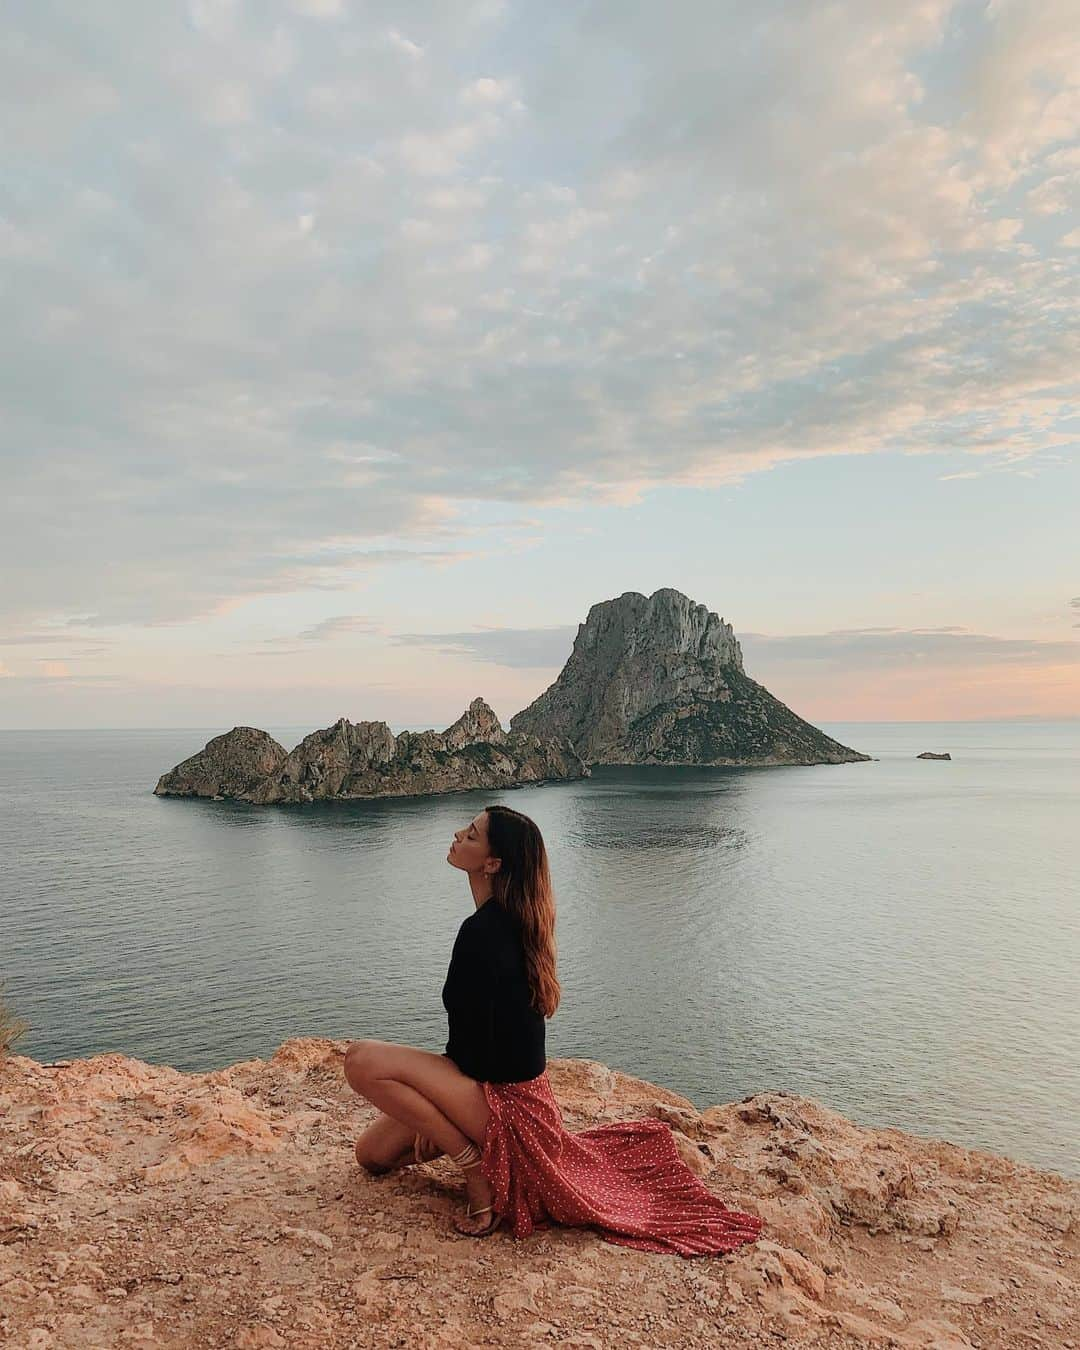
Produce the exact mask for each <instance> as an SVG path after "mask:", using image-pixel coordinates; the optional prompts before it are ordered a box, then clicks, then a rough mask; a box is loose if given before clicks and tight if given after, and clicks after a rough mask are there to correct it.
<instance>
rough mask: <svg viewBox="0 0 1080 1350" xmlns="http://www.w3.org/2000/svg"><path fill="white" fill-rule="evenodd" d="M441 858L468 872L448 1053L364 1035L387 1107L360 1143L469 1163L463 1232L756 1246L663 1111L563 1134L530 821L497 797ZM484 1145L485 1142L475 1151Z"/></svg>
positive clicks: (450, 986)
mask: <svg viewBox="0 0 1080 1350" xmlns="http://www.w3.org/2000/svg"><path fill="white" fill-rule="evenodd" d="M446 859H447V862H449V863H450V865H451V866H452V867H457V868H459V869H460V870H461V871H463V872H464V873H465V874H466V875H467V876H468V878H469V888H470V890H471V891H472V897H473V902H474V906H475V908H474V912H473V913H472V914H470V915H469V917H468V918H467V919H466V920H465V921H464V922H463V923H462V925H461V928H460V929H459V931H458V935H457V940H456V941H455V943H454V950H453V954H452V956H451V960H450V968H449V970H448V972H447V976H446V983H445V985H444V987H443V1004H444V1005H445V1007H446V1011H447V1016H448V1021H449V1040H448V1042H447V1046H446V1052H445V1054H442V1055H436V1054H434V1053H432V1052H430V1051H426V1050H414V1049H412V1048H411V1047H410V1046H404V1045H392V1044H389V1043H387V1042H385V1041H357V1042H355V1043H354V1044H352V1045H350V1046H349V1049H348V1051H347V1052H346V1055H345V1077H346V1079H347V1080H348V1082H349V1084H350V1085H351V1086H352V1087H353V1088H355V1089H356V1091H357V1092H360V1093H362V1094H363V1095H364V1096H365V1097H367V1098H368V1099H369V1100H370V1101H371V1102H373V1103H374V1104H375V1105H376V1106H378V1107H379V1108H380V1110H381V1112H382V1114H381V1115H380V1116H379V1118H378V1119H377V1120H376V1121H375V1123H374V1124H373V1125H371V1126H370V1127H369V1128H368V1129H367V1130H365V1131H364V1133H363V1134H362V1135H361V1136H360V1138H359V1139H358V1140H357V1143H356V1157H357V1161H358V1162H360V1163H361V1165H362V1166H364V1167H365V1168H366V1169H367V1170H368V1171H369V1172H372V1173H374V1174H381V1173H383V1172H388V1171H390V1170H392V1169H394V1168H396V1167H402V1166H407V1165H408V1164H409V1163H411V1162H423V1161H427V1160H430V1159H431V1158H436V1157H440V1156H441V1155H442V1154H444V1153H446V1154H448V1155H449V1156H450V1157H451V1158H452V1159H453V1161H454V1162H456V1163H457V1164H458V1166H459V1167H460V1168H461V1169H462V1171H463V1172H464V1174H465V1186H466V1191H467V1194H468V1207H467V1209H466V1212H465V1214H464V1215H463V1216H461V1217H459V1218H457V1219H455V1221H454V1227H455V1228H456V1229H457V1231H458V1232H459V1233H466V1234H468V1235H470V1236H472V1237H486V1236H487V1235H488V1234H489V1233H492V1232H494V1230H495V1229H496V1228H497V1227H498V1226H499V1224H500V1223H502V1222H504V1221H505V1222H506V1223H507V1224H508V1226H509V1227H510V1229H511V1231H512V1232H513V1234H514V1236H515V1237H518V1238H520V1237H526V1236H527V1235H528V1234H529V1233H531V1232H532V1231H533V1229H534V1228H535V1227H537V1226H546V1225H547V1224H548V1223H549V1222H551V1221H554V1222H556V1223H561V1224H567V1225H575V1226H580V1225H588V1226H591V1227H594V1228H597V1229H598V1230H600V1232H601V1234H602V1235H603V1236H604V1237H605V1238H607V1239H608V1241H610V1242H616V1243H619V1244H621V1245H624V1246H627V1247H637V1248H639V1249H641V1250H643V1251H658V1252H678V1253H680V1255H683V1256H703V1255H706V1254H708V1253H712V1252H726V1251H731V1250H732V1249H733V1248H735V1247H738V1246H739V1245H740V1244H741V1243H744V1242H752V1241H754V1239H755V1238H757V1236H758V1234H759V1232H760V1229H761V1220H760V1219H758V1218H756V1217H754V1216H753V1215H750V1214H742V1213H739V1212H738V1211H736V1210H730V1209H728V1208H727V1207H726V1206H725V1205H724V1204H723V1203H722V1202H721V1201H720V1200H719V1199H718V1198H717V1197H716V1196H715V1195H713V1194H712V1192H711V1191H710V1190H708V1188H707V1187H705V1186H704V1185H703V1184H702V1183H701V1182H700V1181H699V1180H698V1178H697V1177H696V1176H694V1174H693V1172H691V1171H690V1169H689V1168H688V1167H687V1166H686V1165H685V1163H683V1161H682V1159H681V1158H680V1157H679V1154H678V1150H677V1149H676V1147H675V1142H674V1140H673V1139H672V1137H671V1131H670V1129H669V1128H668V1126H667V1125H666V1124H664V1123H663V1122H662V1121H659V1120H636V1121H627V1122H621V1123H616V1124H609V1125H601V1126H598V1127H596V1128H594V1129H590V1130H583V1131H579V1132H578V1133H576V1134H571V1133H570V1132H568V1131H567V1130H566V1128H565V1126H564V1125H563V1121H562V1115H561V1113H560V1111H559V1107H558V1104H557V1102H556V1100H555V1096H554V1094H553V1092H552V1090H551V1084H550V1082H549V1080H548V1075H547V1067H546V1066H547V1060H546V1057H545V1044H544V1019H545V1018H548V1017H551V1016H552V1015H553V1014H554V1012H555V1010H556V1008H557V1007H558V1005H559V995H560V989H559V981H558V980H557V978H556V976H555V901H554V897H553V895H552V891H551V879H550V874H549V871H548V861H547V852H546V850H545V848H544V841H543V839H542V838H541V836H540V831H539V830H538V829H537V827H536V825H535V824H534V822H533V821H531V820H530V819H529V817H528V816H524V815H522V814H521V813H520V812H518V811H513V810H511V809H510V808H509V807H506V806H489V807H487V808H486V809H485V810H483V811H481V812H480V814H479V815H478V816H476V818H475V819H474V820H471V821H470V822H469V824H468V825H466V826H465V827H464V828H463V829H460V830H458V831H457V833H456V834H455V835H454V842H453V843H452V844H451V846H450V851H449V852H448V853H447V855H446ZM477 1146H479V1147H477Z"/></svg>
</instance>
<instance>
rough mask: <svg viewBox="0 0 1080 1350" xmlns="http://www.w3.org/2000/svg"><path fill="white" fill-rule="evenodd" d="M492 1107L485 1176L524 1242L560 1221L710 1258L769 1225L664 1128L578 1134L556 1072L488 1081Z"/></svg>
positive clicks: (629, 1124)
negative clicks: (704, 1171)
mask: <svg viewBox="0 0 1080 1350" xmlns="http://www.w3.org/2000/svg"><path fill="white" fill-rule="evenodd" d="M482 1087H483V1089H484V1095H485V1096H486V1098H487V1103H488V1106H489V1107H490V1108H491V1120H490V1121H489V1123H488V1128H487V1133H486V1135H485V1137H484V1149H483V1161H482V1163H481V1171H482V1172H483V1174H484V1176H485V1177H487V1179H488V1181H490V1183H491V1186H492V1189H493V1190H494V1192H495V1200H494V1207H495V1212H496V1214H498V1215H500V1216H501V1215H506V1216H508V1219H509V1223H510V1229H511V1231H512V1232H513V1235H514V1237H516V1238H523V1237H527V1236H528V1235H529V1234H530V1233H531V1232H532V1231H533V1229H534V1228H536V1227H547V1226H549V1222H550V1221H554V1222H555V1223H559V1224H566V1225H569V1226H574V1227H580V1226H588V1227H590V1228H596V1229H597V1230H599V1232H600V1235H601V1237H603V1238H605V1239H606V1240H607V1241H608V1242H615V1243H618V1244H620V1245H621V1246H624V1247H637V1248H638V1249H639V1250H641V1251H645V1252H677V1253H678V1254H679V1255H680V1256H707V1255H711V1254H714V1253H717V1252H729V1251H732V1250H733V1249H734V1248H736V1247H739V1246H741V1245H742V1243H744V1242H753V1241H755V1240H756V1239H757V1237H758V1236H759V1234H760V1232H761V1226H762V1220H761V1219H759V1218H757V1217H756V1216H755V1215H753V1214H743V1213H740V1211H738V1210H734V1209H728V1207H727V1206H726V1205H725V1204H724V1203H723V1202H722V1201H721V1200H720V1199H719V1198H718V1197H717V1196H715V1195H713V1193H712V1191H710V1190H709V1189H708V1187H706V1186H705V1185H704V1184H703V1183H702V1182H701V1181H700V1180H699V1179H698V1178H697V1177H696V1176H695V1175H694V1173H693V1172H692V1171H691V1170H690V1169H689V1167H687V1166H686V1164H685V1163H684V1162H683V1160H682V1159H681V1158H680V1157H679V1151H678V1149H677V1148H676V1147H675V1140H674V1139H673V1138H672V1137H671V1130H670V1129H669V1127H668V1126H667V1125H666V1124H665V1123H664V1122H663V1121H662V1120H634V1121H623V1122H619V1123H615V1124H609V1125H599V1126H596V1127H595V1128H593V1129H589V1130H579V1131H578V1132H577V1133H571V1132H570V1131H569V1130H567V1129H566V1127H565V1126H564V1125H563V1119H562V1113H561V1111H560V1110H559V1104H558V1102H557V1101H556V1100H555V1094H554V1092H553V1091H552V1089H551V1083H550V1080H549V1079H548V1075H547V1070H546V1069H545V1070H544V1072H543V1073H542V1074H540V1075H539V1076H538V1077H536V1078H530V1079H529V1080H528V1081H527V1082H523V1083H483V1084H482Z"/></svg>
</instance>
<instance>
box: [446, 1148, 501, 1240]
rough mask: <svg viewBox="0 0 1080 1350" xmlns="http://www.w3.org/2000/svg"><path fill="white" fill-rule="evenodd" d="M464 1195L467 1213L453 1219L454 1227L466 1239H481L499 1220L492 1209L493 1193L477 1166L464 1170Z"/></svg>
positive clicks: (488, 1182) (489, 1183)
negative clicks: (466, 1200) (466, 1202)
mask: <svg viewBox="0 0 1080 1350" xmlns="http://www.w3.org/2000/svg"><path fill="white" fill-rule="evenodd" d="M465 1193H466V1195H467V1196H468V1198H469V1205H468V1210H469V1212H468V1213H466V1214H462V1215H459V1216H458V1217H457V1218H455V1219H454V1227H455V1228H456V1229H457V1231H458V1232H459V1233H463V1234H465V1235H466V1236H468V1237H483V1236H484V1235H485V1234H487V1233H490V1232H491V1230H492V1229H493V1228H494V1227H495V1225H496V1224H497V1223H498V1222H499V1219H498V1215H497V1214H496V1213H495V1209H494V1200H495V1192H494V1190H493V1189H492V1186H491V1182H490V1181H488V1179H487V1178H486V1177H485V1176H484V1174H483V1173H482V1172H481V1171H480V1167H479V1165H477V1166H475V1167H469V1168H467V1169H466V1170H465Z"/></svg>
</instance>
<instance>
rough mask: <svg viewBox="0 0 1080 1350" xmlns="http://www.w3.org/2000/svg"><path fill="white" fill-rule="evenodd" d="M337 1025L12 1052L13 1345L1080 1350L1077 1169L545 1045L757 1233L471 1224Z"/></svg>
mask: <svg viewBox="0 0 1080 1350" xmlns="http://www.w3.org/2000/svg"><path fill="white" fill-rule="evenodd" d="M346 1046H347V1042H345V1041H329V1040H290V1041H287V1042H286V1043H285V1044H284V1045H282V1046H281V1047H280V1049H279V1050H278V1051H277V1052H276V1054H274V1056H273V1057H272V1058H271V1059H269V1060H267V1061H262V1060H250V1061H247V1062H245V1063H241V1064H234V1065H232V1066H231V1067H229V1068H226V1069H221V1070H218V1071H216V1072H212V1073H203V1074H184V1073H180V1072H178V1071H177V1070H175V1069H172V1068H168V1067H165V1066H158V1065H150V1064H144V1063H142V1062H140V1061H138V1060H134V1059H129V1058H126V1057H125V1056H123V1055H118V1054H107V1055H98V1056H95V1057H94V1058H92V1059H87V1060H77V1061H73V1062H71V1063H69V1064H58V1065H54V1066H45V1065H41V1064H38V1063H35V1062H34V1061H33V1060H31V1059H27V1058H24V1057H21V1056H17V1055H13V1056H10V1057H9V1058H8V1059H7V1060H4V1061H0V1342H5V1343H6V1344H8V1345H10V1346H13V1347H28V1348H29V1347H33V1350H47V1347H53V1346H64V1347H69V1346H70V1347H89V1346H95V1347H97V1346H113V1345H116V1346H128V1347H137V1348H139V1350H150V1347H159V1346H175V1347H180V1346H183V1347H201V1346H229V1347H236V1348H237V1350H248V1348H254V1347H290V1348H292V1350H298V1348H307V1347H310V1350H316V1347H317V1348H318V1350H327V1348H328V1347H343V1346H372V1347H383V1346H387V1347H389V1346H407V1347H422V1348H427V1347H432V1348H434V1347H450V1346H453V1347H455V1350H459V1348H460V1347H462V1346H480V1345H484V1346H506V1347H511V1346H513V1347H520V1346H532V1345H538V1346H544V1345H551V1346H560V1347H594V1348H595V1347H608V1346H612V1347H614V1346H618V1347H624V1346H642V1347H655V1346H678V1347H703V1348H704V1347H709V1350H713V1347H717V1346H746V1345H750V1346H781V1345H782V1346H787V1347H802V1346H807V1347H810V1346H814V1347H840V1346H845V1347H855V1346H858V1347H867V1346H869V1347H876V1346H882V1347H884V1346H892V1347H933V1348H934V1350H961V1348H962V1347H976V1348H978V1350H982V1348H985V1347H1009V1350H1018V1347H1039V1346H1043V1347H1046V1348H1047V1350H1051V1348H1053V1350H1058V1348H1059V1347H1060V1348H1064V1350H1072V1347H1073V1346H1077V1347H1080V1321H1078V1316H1077V1309H1078V1308H1080V1290H1078V1288H1077V1276H1076V1268H1075V1261H1076V1254H1077V1244H1078V1236H1080V1234H1078V1224H1077V1213H1078V1205H1080V1185H1078V1184H1077V1183H1075V1182H1072V1181H1069V1180H1068V1179H1066V1178H1064V1177H1061V1176H1058V1175H1056V1174H1054V1173H1050V1172H1042V1171H1038V1170H1036V1169H1034V1168H1031V1167H1027V1166H1024V1165H1023V1164H1021V1163H1018V1162H1013V1161H1010V1160H1008V1159H1006V1158H1001V1157H997V1156H994V1155H992V1154H988V1153H983V1152H979V1151H976V1150H971V1149H965V1148H960V1147H958V1146H955V1145H952V1144H949V1143H943V1142H940V1141H936V1140H931V1139H922V1138H918V1137H915V1136H913V1135H910V1134H905V1133H902V1132H900V1131H898V1130H892V1129H884V1130H878V1129H869V1128H863V1127H860V1126H858V1125H855V1124H853V1123H852V1122H851V1121H849V1120H846V1119H845V1118H844V1117H843V1116H840V1115H838V1114H837V1113H836V1112H834V1111H830V1110H828V1109H827V1108H826V1107H824V1106H822V1105H820V1104H819V1103H817V1102H815V1101H812V1100H809V1099H807V1098H803V1097H797V1096H791V1095H789V1094H786V1093H781V1092H761V1093H758V1094H757V1095H756V1096H753V1097H749V1098H747V1099H746V1100H744V1101H742V1102H737V1103H732V1104H730V1105H726V1106H714V1107H710V1108H708V1109H707V1110H704V1111H700V1112H699V1111H698V1110H696V1109H695V1108H694V1106H693V1105H692V1104H691V1103H690V1102H689V1101H687V1100H685V1099H684V1098H682V1097H679V1096H677V1095H675V1094H674V1093H671V1092H667V1091H665V1090H664V1089H663V1088H659V1087H654V1086H653V1085H651V1084H649V1083H646V1082H642V1081H641V1080H639V1079H635V1078H630V1077H627V1076H626V1075H625V1074H621V1073H617V1072H614V1071H612V1070H611V1069H608V1068H606V1067H605V1066H603V1065H602V1064H597V1063H593V1062H591V1061H587V1060H552V1061H551V1062H550V1066H549V1068H550V1074H551V1080H552V1084H553V1087H554V1089H555V1092H556V1095H557V1097H558V1099H559V1102H560V1104H561V1106H562V1109H563V1113H564V1117H565V1120H566V1124H567V1127H568V1128H570V1129H581V1128H585V1127H586V1126H588V1125H592V1124H597V1123H603V1122H604V1121H608V1120H620V1119H632V1118H635V1117H641V1116H657V1117H659V1118H661V1119H663V1120H665V1121H667V1122H668V1124H669V1125H670V1126H671V1127H672V1129H673V1131H674V1137H675V1140H676V1143H677V1145H678V1147H679V1149H680V1152H681V1153H682V1156H683V1157H684V1159H685V1160H686V1162H687V1163H688V1165H689V1166H690V1167H692V1168H693V1169H694V1171H695V1172H696V1173H698V1175H700V1176H701V1177H703V1178H704V1180H705V1183H706V1184H707V1185H708V1186H709V1187H711V1188H713V1189H714V1190H715V1191H716V1192H717V1193H718V1194H719V1195H720V1196H721V1197H722V1198H723V1199H724V1200H725V1201H726V1202H727V1203H729V1204H731V1205H732V1206H735V1207H737V1208H740V1209H748V1210H751V1211H754V1212H756V1213H758V1214H760V1215H761V1216H762V1217H763V1218H764V1220H765V1233H764V1238H763V1240H762V1241H760V1242H758V1243H757V1244H756V1245H753V1246H746V1247H743V1248H741V1249H740V1250H739V1251H737V1252H735V1253H733V1254H731V1255H730V1256H726V1257H705V1258H699V1259H696V1260H689V1261H688V1260H684V1259H682V1258H680V1257H677V1256H662V1255H654V1254H652V1253H645V1252H635V1251H633V1250H630V1249H628V1248H624V1247H617V1246H614V1245H612V1244H608V1243H605V1242H604V1241H602V1239H601V1238H600V1237H599V1236H598V1235H596V1234H595V1233H594V1232H592V1231H590V1230H586V1229H559V1228H555V1229H550V1230H547V1231H544V1232H538V1233H536V1234H534V1235H533V1236H532V1237H531V1238H528V1239H526V1240H524V1241H522V1242H515V1241H514V1240H513V1238H512V1237H510V1236H509V1235H508V1234H506V1233H504V1232H499V1233H497V1234H496V1235H495V1236H494V1237H492V1238H488V1239H486V1240H483V1241H477V1240H476V1239H470V1238H466V1237H459V1236H458V1235H456V1234H455V1233H454V1232H453V1231H452V1229H451V1228H450V1216H451V1214H452V1213H453V1212H455V1211H456V1210H457V1209H458V1208H459V1207H460V1206H461V1205H462V1203H463V1190H462V1184H461V1180H460V1175H459V1174H458V1173H457V1171H456V1169H455V1168H454V1166H453V1164H451V1163H449V1162H448V1161H446V1160H438V1161H436V1162H432V1163H427V1164H424V1165H422V1166H419V1167H417V1166H414V1167H411V1168H407V1169H404V1170H403V1171H401V1172H400V1173H396V1174H389V1175H387V1176H383V1177H379V1178H375V1177H371V1176H369V1175H368V1174H367V1173H366V1172H363V1171H362V1170H361V1169H359V1168H358V1167H357V1165H356V1163H355V1161H354V1158H353V1152H352V1149H353V1141H354V1139H355V1138H356V1136H357V1134H358V1133H359V1132H360V1131H361V1130H362V1129H363V1127H364V1126H365V1125H366V1124H367V1123H368V1121H370V1120H371V1119H373V1117H374V1115H375V1111H374V1108H372V1107H371V1106H370V1105H369V1104H368V1103H367V1102H365V1101H364V1100H363V1099H362V1098H360V1097H358V1096H357V1095H356V1094H355V1093H353V1092H352V1091H351V1090H349V1089H348V1087H347V1086H346V1085H345V1082H344V1079H343V1076H342V1061H343V1057H344V1052H345V1049H346Z"/></svg>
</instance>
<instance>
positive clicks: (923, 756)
mask: <svg viewBox="0 0 1080 1350" xmlns="http://www.w3.org/2000/svg"><path fill="white" fill-rule="evenodd" d="M915 758H916V759H952V755H950V754H949V752H948V750H946V751H945V753H944V754H943V755H935V754H934V752H933V750H924V751H923V752H922V754H921V755H916V756H915Z"/></svg>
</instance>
